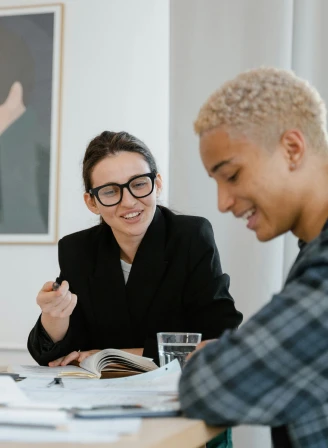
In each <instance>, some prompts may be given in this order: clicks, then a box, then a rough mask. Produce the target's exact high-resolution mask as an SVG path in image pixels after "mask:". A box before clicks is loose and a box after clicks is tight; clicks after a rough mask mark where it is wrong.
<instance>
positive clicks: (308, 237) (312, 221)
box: [292, 161, 328, 243]
mask: <svg viewBox="0 0 328 448" xmlns="http://www.w3.org/2000/svg"><path fill="white" fill-rule="evenodd" d="M323 163H324V161H323ZM312 185H313V187H312V189H311V191H308V193H307V195H306V196H305V195H304V196H303V199H302V200H303V201H304V207H303V209H302V210H301V213H300V216H299V219H298V220H297V223H296V225H295V228H294V229H292V231H293V233H294V235H295V236H297V237H298V238H300V239H301V240H303V241H305V242H307V243H308V242H310V241H312V240H313V239H315V238H316V237H317V236H319V235H320V233H321V231H322V229H323V227H324V225H325V223H326V221H327V220H328V163H327V166H326V170H325V171H323V170H322V167H321V170H320V169H318V170H317V175H316V178H315V180H314V181H313V182H312Z"/></svg>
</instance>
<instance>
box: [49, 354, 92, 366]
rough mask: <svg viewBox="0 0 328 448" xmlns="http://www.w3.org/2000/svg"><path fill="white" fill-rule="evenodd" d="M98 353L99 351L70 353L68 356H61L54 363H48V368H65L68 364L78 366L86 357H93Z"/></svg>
mask: <svg viewBox="0 0 328 448" xmlns="http://www.w3.org/2000/svg"><path fill="white" fill-rule="evenodd" d="M97 352H100V350H87V351H85V352H72V353H70V354H69V355H66V356H62V357H61V358H58V359H56V360H55V361H51V362H49V364H48V365H49V367H58V366H67V365H68V364H75V365H77V364H79V363H80V362H82V361H83V360H84V359H86V358H87V357H88V356H91V355H94V354H95V353H97Z"/></svg>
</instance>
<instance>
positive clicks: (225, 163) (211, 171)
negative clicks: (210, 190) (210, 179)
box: [210, 159, 232, 174]
mask: <svg viewBox="0 0 328 448" xmlns="http://www.w3.org/2000/svg"><path fill="white" fill-rule="evenodd" d="M231 161H232V159H228V160H222V162H219V163H217V164H216V165H214V166H213V167H212V168H211V169H210V173H211V174H214V173H216V171H218V170H219V169H220V168H221V167H222V166H224V165H227V164H228V163H230V162H231Z"/></svg>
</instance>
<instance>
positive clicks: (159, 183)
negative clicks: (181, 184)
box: [155, 174, 163, 198]
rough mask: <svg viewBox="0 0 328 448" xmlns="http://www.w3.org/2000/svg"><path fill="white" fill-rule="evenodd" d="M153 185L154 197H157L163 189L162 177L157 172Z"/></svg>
mask: <svg viewBox="0 0 328 448" xmlns="http://www.w3.org/2000/svg"><path fill="white" fill-rule="evenodd" d="M155 187H156V197H157V198H158V197H159V196H160V194H161V192H162V189H163V179H162V176H161V175H160V174H157V176H156V179H155Z"/></svg>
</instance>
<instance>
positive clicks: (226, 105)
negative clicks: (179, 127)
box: [194, 67, 328, 151]
mask: <svg viewBox="0 0 328 448" xmlns="http://www.w3.org/2000/svg"><path fill="white" fill-rule="evenodd" d="M221 126H223V127H224V128H226V129H227V131H228V132H229V134H231V136H236V135H238V134H240V133H241V134H246V135H247V136H253V137H255V138H260V139H261V140H262V141H265V142H266V143H267V144H275V143H277V141H279V139H280V137H281V135H282V134H283V133H284V131H286V130H287V129H295V128H296V129H299V130H300V131H301V132H302V133H303V135H304V137H305V140H306V142H307V143H308V144H309V146H310V147H311V148H312V149H314V150H317V151H328V149H327V148H328V144H327V140H328V139H327V130H326V106H325V104H324V102H323V100H322V98H321V97H320V95H319V93H318V91H317V90H316V89H315V88H314V87H312V86H311V85H310V84H309V83H308V82H307V81H305V80H303V79H300V78H298V77H297V76H296V75H295V74H294V73H293V72H291V71H287V70H280V69H277V68H271V67H261V68H258V69H253V70H249V71H247V72H244V73H241V74H240V75H238V76H237V77H236V78H235V79H233V80H231V81H228V82H226V83H225V84H224V85H223V86H222V87H221V88H220V89H219V90H217V91H216V92H214V93H213V94H212V95H211V96H210V97H209V99H208V100H207V101H206V103H205V104H204V105H203V106H202V108H201V109H200V111H199V114H198V117H197V120H196V121H195V123H194V128H195V131H196V133H197V134H199V135H202V134H203V133H204V132H207V131H209V130H211V129H214V128H217V127H221Z"/></svg>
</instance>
